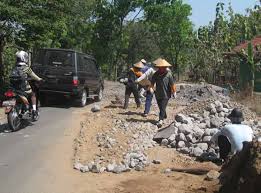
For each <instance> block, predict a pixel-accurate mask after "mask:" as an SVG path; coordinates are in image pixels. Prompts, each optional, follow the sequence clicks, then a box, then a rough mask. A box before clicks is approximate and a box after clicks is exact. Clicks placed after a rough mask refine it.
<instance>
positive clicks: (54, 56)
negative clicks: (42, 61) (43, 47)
mask: <svg viewBox="0 0 261 193" xmlns="http://www.w3.org/2000/svg"><path fill="white" fill-rule="evenodd" d="M46 59H47V60H46V64H47V65H50V66H73V53H72V52H64V51H47V53H46Z"/></svg>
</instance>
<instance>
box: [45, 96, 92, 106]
mask: <svg viewBox="0 0 261 193" xmlns="http://www.w3.org/2000/svg"><path fill="white" fill-rule="evenodd" d="M94 102H95V101H94V100H91V99H89V100H87V104H86V105H90V104H92V103H94ZM40 106H41V107H53V108H62V109H70V108H81V107H79V106H78V105H77V104H76V103H75V102H74V101H73V100H72V99H66V98H51V99H50V100H48V102H47V103H45V104H41V105H40Z"/></svg>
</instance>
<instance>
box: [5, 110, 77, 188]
mask: <svg viewBox="0 0 261 193" xmlns="http://www.w3.org/2000/svg"><path fill="white" fill-rule="evenodd" d="M74 110H75V108H58V107H56V108H55V107H46V108H42V109H41V115H40V119H39V121H38V122H36V123H34V124H33V125H30V126H27V127H25V128H24V129H21V130H19V131H17V132H10V133H8V132H6V131H5V130H4V129H3V126H0V193H24V192H25V191H27V189H26V188H25V187H28V186H31V184H30V179H32V178H33V177H34V175H35V173H37V172H38V173H39V172H40V171H41V168H42V167H43V163H44V161H45V160H46V159H48V158H47V157H44V155H45V154H44V152H45V151H47V149H50V147H52V144H53V145H55V143H57V140H59V138H60V137H62V136H63V134H64V130H65V129H66V127H68V125H69V124H70V123H71V122H72V112H73V111H74ZM1 127H2V129H1ZM43 183H44V182H43ZM39 192H41V190H39Z"/></svg>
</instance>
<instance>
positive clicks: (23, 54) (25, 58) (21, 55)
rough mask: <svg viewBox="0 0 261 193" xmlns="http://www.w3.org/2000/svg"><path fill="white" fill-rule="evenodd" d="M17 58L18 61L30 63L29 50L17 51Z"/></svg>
mask: <svg viewBox="0 0 261 193" xmlns="http://www.w3.org/2000/svg"><path fill="white" fill-rule="evenodd" d="M15 55H16V60H17V61H18V62H24V63H26V64H27V63H28V60H29V55H28V53H27V52H25V51H18V52H16V54H15Z"/></svg>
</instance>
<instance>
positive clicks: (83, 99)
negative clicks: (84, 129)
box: [77, 89, 87, 107]
mask: <svg viewBox="0 0 261 193" xmlns="http://www.w3.org/2000/svg"><path fill="white" fill-rule="evenodd" d="M77 104H78V106H80V107H84V106H85V105H86V104H87V92H86V90H85V89H83V90H82V92H81V94H80V98H79V99H77Z"/></svg>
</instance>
